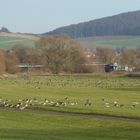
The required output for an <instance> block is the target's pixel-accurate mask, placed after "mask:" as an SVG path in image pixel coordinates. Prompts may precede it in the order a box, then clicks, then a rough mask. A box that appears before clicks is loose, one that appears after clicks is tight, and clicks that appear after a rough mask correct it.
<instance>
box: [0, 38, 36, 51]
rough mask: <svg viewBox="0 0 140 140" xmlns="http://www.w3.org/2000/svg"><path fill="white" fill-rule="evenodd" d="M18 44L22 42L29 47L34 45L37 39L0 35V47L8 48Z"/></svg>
mask: <svg viewBox="0 0 140 140" xmlns="http://www.w3.org/2000/svg"><path fill="white" fill-rule="evenodd" d="M18 44H22V45H25V46H28V47H33V46H34V45H35V40H32V39H27V38H21V37H5V36H0V49H3V50H7V49H10V48H12V47H14V46H16V45H18Z"/></svg>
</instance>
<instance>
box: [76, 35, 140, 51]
mask: <svg viewBox="0 0 140 140" xmlns="http://www.w3.org/2000/svg"><path fill="white" fill-rule="evenodd" d="M77 41H79V42H80V43H81V44H82V45H83V46H85V47H88V48H90V49H95V47H97V46H102V47H111V48H136V47H139V46H140V37H139V36H108V37H107V36H105V37H87V38H79V39H77Z"/></svg>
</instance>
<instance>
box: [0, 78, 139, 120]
mask: <svg viewBox="0 0 140 140" xmlns="http://www.w3.org/2000/svg"><path fill="white" fill-rule="evenodd" d="M38 81H39V82H40V83H41V84H38ZM38 87H39V89H38ZM139 87H140V80H139V79H135V78H132V79H131V78H124V77H111V78H109V77H92V76H90V77H89V76H47V77H37V78H36V77H34V78H32V79H31V80H21V79H8V80H5V81H0V96H1V97H3V98H8V99H13V100H18V99H23V98H34V97H36V98H38V99H40V100H41V99H42V100H43V99H44V98H47V99H49V100H54V101H61V100H63V99H64V98H65V97H69V99H70V101H71V102H78V104H77V105H75V106H67V107H56V108H55V107H51V108H48V107H42V108H43V109H44V108H46V109H54V110H63V111H78V112H90V113H92V112H96V113H102V114H104V113H105V114H112V115H122V116H132V117H140V106H139V105H138V106H137V107H136V108H132V107H131V105H132V102H139V101H140V94H139V91H140V88H139ZM102 98H104V99H105V100H106V102H109V103H110V104H111V107H110V108H107V107H105V105H104V102H103V101H102ZM86 99H90V100H91V102H92V106H91V107H85V106H84V103H85V102H86ZM114 101H117V102H119V104H124V107H122V108H116V107H114V106H113V105H112V102H114Z"/></svg>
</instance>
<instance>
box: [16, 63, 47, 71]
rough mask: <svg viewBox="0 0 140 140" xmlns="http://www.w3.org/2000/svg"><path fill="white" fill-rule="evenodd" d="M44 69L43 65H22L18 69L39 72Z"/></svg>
mask: <svg viewBox="0 0 140 140" xmlns="http://www.w3.org/2000/svg"><path fill="white" fill-rule="evenodd" d="M43 67H44V66H43V65H35V64H21V65H18V68H20V69H21V71H28V70H39V69H41V68H43Z"/></svg>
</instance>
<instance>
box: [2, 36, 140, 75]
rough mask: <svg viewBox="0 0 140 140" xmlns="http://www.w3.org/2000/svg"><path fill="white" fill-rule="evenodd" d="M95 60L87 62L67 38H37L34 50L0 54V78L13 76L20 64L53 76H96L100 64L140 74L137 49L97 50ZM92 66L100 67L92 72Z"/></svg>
mask: <svg viewBox="0 0 140 140" xmlns="http://www.w3.org/2000/svg"><path fill="white" fill-rule="evenodd" d="M95 56H96V57H94V59H93V60H92V59H88V58H87V57H86V56H85V53H84V50H83V49H82V47H81V45H80V44H78V43H77V42H76V41H75V40H73V39H71V38H70V37H68V36H62V35H61V36H60V35H59V36H58V35H57V36H47V37H41V38H40V40H39V41H38V42H37V43H36V46H35V47H34V48H28V47H26V46H23V45H17V46H15V47H13V48H12V49H11V50H9V51H0V74H1V73H4V72H5V71H6V72H8V73H17V72H19V71H20V69H19V68H18V65H21V64H29V65H42V66H43V68H42V69H43V71H47V72H50V73H55V74H57V73H89V72H93V71H98V72H99V71H100V70H99V69H102V70H104V67H103V65H104V64H109V63H114V62H117V63H119V64H120V65H127V66H130V67H135V68H136V69H137V70H140V47H138V48H136V49H121V51H118V50H115V49H112V48H103V47H97V48H96V53H95ZM92 62H98V63H99V66H100V67H97V70H96V69H95V65H92ZM98 63H97V65H98ZM88 64H89V65H88ZM100 64H101V65H100ZM102 64H103V65H102ZM102 70H101V71H102Z"/></svg>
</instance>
